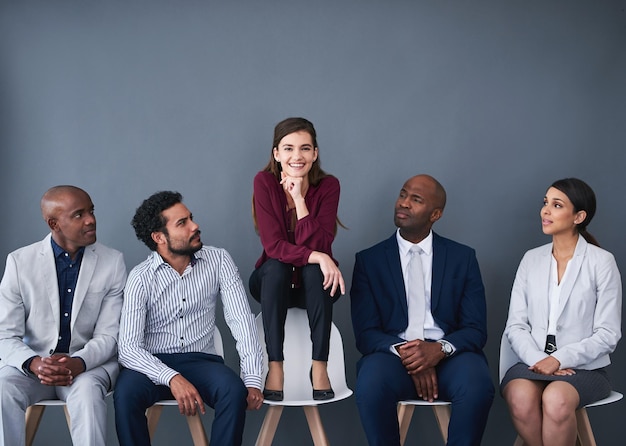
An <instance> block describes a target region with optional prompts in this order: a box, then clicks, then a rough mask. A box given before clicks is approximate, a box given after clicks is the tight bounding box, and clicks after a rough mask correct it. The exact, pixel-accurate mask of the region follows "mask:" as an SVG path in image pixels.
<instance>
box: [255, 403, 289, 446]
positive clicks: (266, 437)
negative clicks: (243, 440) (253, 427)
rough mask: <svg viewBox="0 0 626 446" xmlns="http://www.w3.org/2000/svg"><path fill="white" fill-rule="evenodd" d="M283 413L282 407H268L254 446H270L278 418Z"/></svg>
mask: <svg viewBox="0 0 626 446" xmlns="http://www.w3.org/2000/svg"><path fill="white" fill-rule="evenodd" d="M282 413H283V406H269V407H268V408H267V412H266V414H265V418H264V419H263V424H262V425H261V430H260V431H259V436H258V437H257V439H256V443H255V445H256V446H271V445H272V440H274V434H276V428H277V427H278V422H279V421H280V416H281V415H282Z"/></svg>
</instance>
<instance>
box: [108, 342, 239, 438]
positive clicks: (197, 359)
mask: <svg viewBox="0 0 626 446" xmlns="http://www.w3.org/2000/svg"><path fill="white" fill-rule="evenodd" d="M155 356H156V357H157V358H159V359H160V360H161V361H163V363H164V364H166V365H167V366H168V367H170V368H172V369H174V370H176V371H177V372H179V373H180V374H181V375H182V376H183V377H184V378H185V379H187V380H188V381H189V382H191V383H192V384H193V385H194V386H195V387H196V389H197V390H198V392H199V393H200V396H201V397H202V399H203V400H204V402H205V403H206V404H208V405H209V406H210V407H212V408H213V409H214V410H215V418H214V420H213V425H212V427H211V439H210V443H211V446H218V445H229V446H232V445H240V444H241V441H242V435H243V427H244V422H245V419H246V407H247V402H246V398H247V396H248V390H247V389H246V387H245V386H244V384H243V382H242V381H241V379H240V378H239V376H237V374H235V372H233V371H232V370H231V369H230V368H228V367H227V366H226V365H224V360H223V359H222V358H221V357H220V356H215V355H209V354H206V353H173V354H156V355H155ZM163 399H173V396H172V393H171V392H170V388H169V387H168V386H162V385H156V384H154V383H153V382H152V381H150V379H148V377H147V376H146V375H144V374H143V373H139V372H136V371H134V370H130V369H125V368H123V369H122V370H121V371H120V375H119V377H118V379H117V384H116V386H115V392H114V393H113V401H114V404H115V427H116V429H117V438H118V440H119V443H120V445H121V446H144V445H149V444H150V435H149V433H148V425H147V420H146V415H145V412H146V409H147V408H148V407H150V406H152V405H153V404H154V403H156V402H157V401H159V400H163Z"/></svg>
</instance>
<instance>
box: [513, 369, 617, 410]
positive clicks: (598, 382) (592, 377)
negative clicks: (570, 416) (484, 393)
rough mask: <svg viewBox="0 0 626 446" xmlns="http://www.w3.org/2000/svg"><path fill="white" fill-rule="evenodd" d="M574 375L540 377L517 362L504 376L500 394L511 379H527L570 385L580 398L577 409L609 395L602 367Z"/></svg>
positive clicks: (604, 371) (605, 374)
mask: <svg viewBox="0 0 626 446" xmlns="http://www.w3.org/2000/svg"><path fill="white" fill-rule="evenodd" d="M574 370H575V371H576V374H575V375H568V376H554V375H541V374H539V373H535V372H533V371H531V370H528V366H527V365H526V364H524V363H521V362H518V363H517V364H515V365H514V366H513V367H511V368H510V369H509V370H508V371H507V372H506V375H504V379H503V380H502V383H500V393H502V390H503V389H504V387H505V386H506V385H507V384H508V383H509V381H511V380H513V379H518V378H521V379H529V380H531V381H565V382H568V383H570V384H571V385H572V386H574V388H575V389H576V391H577V392H578V396H579V397H580V403H579V404H578V407H579V408H581V407H584V406H586V405H587V404H590V403H593V402H595V401H598V400H601V399H602V398H606V397H607V396H609V394H610V393H611V382H610V381H609V376H608V374H607V373H606V369H605V368H604V367H603V368H601V369H596V370H582V369H574Z"/></svg>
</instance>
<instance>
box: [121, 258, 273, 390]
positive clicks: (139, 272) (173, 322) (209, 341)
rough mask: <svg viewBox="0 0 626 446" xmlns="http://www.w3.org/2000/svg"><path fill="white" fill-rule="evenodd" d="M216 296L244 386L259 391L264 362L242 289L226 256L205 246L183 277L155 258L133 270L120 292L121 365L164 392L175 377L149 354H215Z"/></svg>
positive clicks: (252, 319) (188, 266) (237, 275)
mask: <svg viewBox="0 0 626 446" xmlns="http://www.w3.org/2000/svg"><path fill="white" fill-rule="evenodd" d="M218 295H219V296H221V299H222V305H223V307H224V318H225V320H226V323H227V324H228V326H229V328H230V331H231V332H232V334H233V337H234V338H235V341H236V348H237V351H238V353H239V357H240V367H241V375H242V378H243V382H244V384H245V385H246V387H255V388H258V389H260V388H261V374H262V371H263V359H262V358H263V357H262V351H261V346H260V344H259V338H258V334H257V330H256V324H255V320H254V315H253V314H252V312H251V311H250V305H249V304H248V297H247V295H246V291H245V288H244V286H243V283H242V281H241V277H240V275H239V271H238V269H237V267H236V266H235V263H234V262H233V259H232V258H231V256H230V254H228V252H227V251H226V250H224V249H220V248H214V247H210V246H204V247H203V248H202V249H201V250H199V251H198V252H196V253H195V254H194V256H193V258H192V261H191V262H190V263H189V265H187V268H186V269H185V271H184V272H183V274H182V275H180V274H178V272H177V271H176V270H174V269H173V268H172V267H171V266H170V265H169V264H168V263H167V262H165V261H164V260H163V258H162V257H161V256H160V255H159V254H158V253H156V252H152V253H151V254H150V256H149V257H148V258H147V259H146V260H145V261H143V262H142V263H140V264H139V265H137V266H136V267H135V268H133V270H132V271H131V272H130V274H129V275H128V281H127V282H126V289H125V291H124V306H123V308H122V318H121V322H120V334H119V362H120V364H121V365H122V366H124V367H126V368H129V369H132V370H136V371H138V372H140V373H143V374H144V375H146V376H147V377H148V378H149V379H150V380H151V381H152V382H153V383H155V384H161V385H166V386H167V385H169V382H170V380H171V379H172V378H173V377H174V375H176V374H177V373H178V372H177V371H176V370H173V369H171V368H169V367H168V366H166V365H165V364H163V362H161V361H160V360H159V359H158V358H156V357H155V356H154V354H157V353H190V352H202V353H210V354H216V351H215V346H214V344H213V330H214V328H215V309H216V305H217V297H218Z"/></svg>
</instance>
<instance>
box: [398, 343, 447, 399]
mask: <svg viewBox="0 0 626 446" xmlns="http://www.w3.org/2000/svg"><path fill="white" fill-rule="evenodd" d="M396 350H397V351H398V354H399V355H400V358H401V359H402V365H404V367H405V368H406V369H407V371H408V373H409V375H411V379H413V384H414V385H415V390H416V391H417V395H418V396H419V397H420V398H422V399H424V400H425V401H431V402H432V401H433V400H435V399H436V398H438V397H439V388H438V384H437V371H436V370H435V366H436V365H437V364H439V362H440V361H441V360H442V359H443V358H444V356H445V355H444V354H443V352H442V351H441V345H439V344H438V343H437V342H427V341H422V340H421V339H416V340H413V341H409V342H407V343H405V344H403V345H401V346H399V347H397V348H396Z"/></svg>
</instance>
